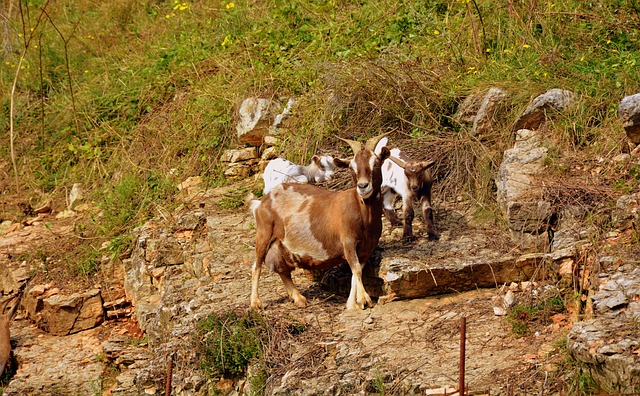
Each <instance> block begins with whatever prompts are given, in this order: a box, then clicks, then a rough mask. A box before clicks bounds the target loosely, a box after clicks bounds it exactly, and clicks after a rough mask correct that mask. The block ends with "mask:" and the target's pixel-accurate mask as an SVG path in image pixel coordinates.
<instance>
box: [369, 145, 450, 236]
mask: <svg viewBox="0 0 640 396" xmlns="http://www.w3.org/2000/svg"><path fill="white" fill-rule="evenodd" d="M388 141H389V139H388V138H386V137H385V138H382V139H381V140H380V142H378V144H377V146H376V148H375V150H374V152H375V153H376V154H377V153H378V152H379V151H380V150H382V148H383V147H385V146H387V143H388ZM389 159H390V161H386V162H385V163H384V164H383V165H382V203H383V205H384V214H385V216H386V217H387V218H388V219H389V221H390V222H391V225H392V226H394V227H398V226H401V225H402V221H400V219H398V216H397V215H396V212H395V209H394V208H393V201H394V200H395V198H396V195H399V196H401V197H402V210H403V220H404V228H403V232H402V237H403V239H405V240H411V239H413V238H414V236H413V227H412V223H413V218H414V211H413V203H414V202H415V201H420V204H421V209H422V210H421V211H422V215H423V217H424V223H425V229H426V231H427V234H428V236H429V239H438V234H437V233H436V231H435V229H434V226H433V209H432V208H431V186H432V185H433V177H432V176H431V172H429V170H428V168H429V167H431V165H433V164H434V161H414V160H411V159H410V158H409V157H407V156H406V155H404V153H402V152H400V149H398V148H394V149H391V155H390V157H389Z"/></svg>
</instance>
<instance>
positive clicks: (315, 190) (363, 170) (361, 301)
mask: <svg viewBox="0 0 640 396" xmlns="http://www.w3.org/2000/svg"><path fill="white" fill-rule="evenodd" d="M383 136H384V135H381V136H378V137H375V138H372V139H369V140H368V141H367V143H366V144H364V145H363V144H362V143H360V142H357V141H353V140H346V139H341V140H343V141H345V142H347V143H348V144H349V146H351V149H352V150H353V152H354V156H353V158H352V159H351V160H344V159H339V158H335V159H334V164H335V165H336V166H337V167H339V168H350V169H351V171H352V174H353V178H354V181H355V183H356V187H354V188H351V189H349V190H345V191H329V190H326V189H324V188H321V187H318V186H314V185H309V184H292V183H283V184H280V185H278V186H276V187H275V188H274V189H273V190H271V192H270V193H269V194H267V195H265V196H264V197H262V200H260V201H259V200H255V199H254V200H251V202H250V207H251V210H252V212H253V215H254V217H255V221H256V261H255V263H254V265H253V269H252V274H251V307H252V308H261V307H262V303H261V302H260V298H259V297H258V281H259V279H260V273H261V271H262V265H263V264H266V265H267V267H268V268H269V269H271V270H272V271H274V272H276V273H277V274H278V275H280V278H281V279H282V282H283V283H284V286H285V288H286V290H287V293H288V295H289V298H290V299H291V300H292V301H293V303H294V304H295V305H296V306H298V307H305V306H306V304H307V299H306V298H305V297H304V296H303V295H302V294H300V292H299V291H298V289H297V288H296V287H295V285H294V284H293V281H292V280H291V272H292V271H293V270H294V269H295V267H296V266H297V267H301V268H305V269H328V268H331V267H334V266H337V265H339V264H340V263H342V262H344V261H345V260H346V261H347V263H349V267H350V268H351V272H352V276H351V291H350V293H349V298H348V299H347V309H353V308H360V309H364V307H365V305H371V304H372V302H371V298H370V297H369V295H368V294H367V292H366V291H365V289H364V285H363V283H362V268H363V266H364V265H365V264H366V262H367V260H368V259H369V257H370V256H371V253H372V252H373V250H374V249H375V248H376V246H377V245H378V240H379V239H380V235H381V233H382V195H381V191H380V186H381V184H382V170H381V166H382V163H383V162H384V160H385V159H387V158H388V157H389V149H388V148H387V147H382V148H381V149H380V150H379V152H378V154H376V153H374V151H373V150H374V148H375V146H376V143H377V142H378V141H379V140H380V139H382V137H383Z"/></svg>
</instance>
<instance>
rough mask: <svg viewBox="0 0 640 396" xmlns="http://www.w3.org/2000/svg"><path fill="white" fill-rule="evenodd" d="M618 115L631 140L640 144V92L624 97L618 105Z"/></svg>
mask: <svg viewBox="0 0 640 396" xmlns="http://www.w3.org/2000/svg"><path fill="white" fill-rule="evenodd" d="M618 115H619V116H620V119H621V120H622V127H623V128H624V131H625V132H626V133H627V137H628V138H629V140H630V141H631V142H632V143H633V144H640V93H639V94H635V95H631V96H627V97H625V98H623V99H622V101H620V105H619V106H618Z"/></svg>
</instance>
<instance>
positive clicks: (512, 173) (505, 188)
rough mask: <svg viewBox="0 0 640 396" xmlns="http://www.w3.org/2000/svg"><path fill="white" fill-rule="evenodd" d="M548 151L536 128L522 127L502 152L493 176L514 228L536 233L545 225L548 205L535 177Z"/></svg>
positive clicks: (500, 200)
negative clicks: (510, 145)
mask: <svg viewBox="0 0 640 396" xmlns="http://www.w3.org/2000/svg"><path fill="white" fill-rule="evenodd" d="M547 151H548V150H547V149H546V148H545V147H542V145H541V144H540V139H539V136H538V134H537V133H536V132H535V131H530V130H526V129H522V130H519V131H518V133H517V138H516V143H515V145H514V147H513V148H511V149H509V150H507V151H505V152H504V160H503V162H502V164H501V165H500V170H499V174H498V178H497V180H496V183H497V185H498V202H499V203H500V206H501V208H502V210H503V212H504V213H505V214H506V216H507V220H508V222H509V227H510V228H511V229H512V230H513V231H516V232H527V233H534V234H537V233H540V232H541V231H542V230H544V229H545V228H546V225H547V219H548V217H549V216H550V215H551V205H550V203H549V202H546V201H544V200H543V199H542V197H541V195H542V189H541V187H539V186H538V184H537V183H536V182H535V178H536V176H537V175H539V174H541V173H542V172H543V171H544V165H543V161H544V159H545V158H546V156H547Z"/></svg>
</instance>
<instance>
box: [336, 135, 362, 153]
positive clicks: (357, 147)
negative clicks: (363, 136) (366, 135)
mask: <svg viewBox="0 0 640 396" xmlns="http://www.w3.org/2000/svg"><path fill="white" fill-rule="evenodd" d="M338 139H340V140H342V141H343V142H345V143H347V144H348V145H349V146H350V147H351V150H353V153H354V154H355V153H357V152H358V151H360V150H362V143H360V142H356V141H355V140H349V139H343V138H341V137H339V136H338Z"/></svg>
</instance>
